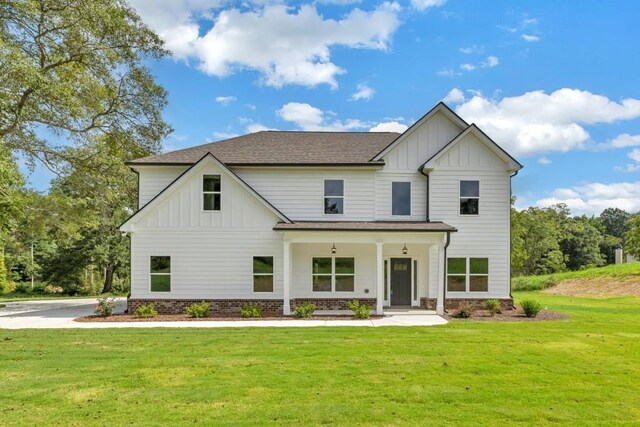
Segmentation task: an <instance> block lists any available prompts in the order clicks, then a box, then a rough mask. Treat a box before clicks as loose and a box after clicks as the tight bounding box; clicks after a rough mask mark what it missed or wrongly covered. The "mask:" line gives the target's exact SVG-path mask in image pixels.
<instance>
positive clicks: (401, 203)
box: [391, 182, 411, 215]
mask: <svg viewBox="0 0 640 427" xmlns="http://www.w3.org/2000/svg"><path fill="white" fill-rule="evenodd" d="M391 215H411V183H410V182H392V183H391Z"/></svg>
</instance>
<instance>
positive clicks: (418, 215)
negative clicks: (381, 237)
mask: <svg viewBox="0 0 640 427" xmlns="http://www.w3.org/2000/svg"><path fill="white" fill-rule="evenodd" d="M393 182H410V183H411V215H410V216H399V215H391V203H392V201H391V191H392V190H391V187H392V183H393ZM375 184H376V186H375V191H376V204H375V219H376V220H377V221H424V220H425V219H426V217H427V213H426V205H427V202H426V199H427V181H426V177H425V176H424V175H422V174H420V173H418V172H417V171H415V170H414V171H395V172H388V171H386V170H382V171H380V172H378V173H377V174H376V177H375Z"/></svg>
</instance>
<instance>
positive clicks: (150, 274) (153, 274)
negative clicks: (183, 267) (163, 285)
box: [149, 255, 173, 294]
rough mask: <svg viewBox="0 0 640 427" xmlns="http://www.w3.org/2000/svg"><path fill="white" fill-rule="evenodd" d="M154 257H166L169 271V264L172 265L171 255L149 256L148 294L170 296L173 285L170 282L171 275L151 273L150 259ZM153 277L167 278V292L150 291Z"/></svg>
mask: <svg viewBox="0 0 640 427" xmlns="http://www.w3.org/2000/svg"><path fill="white" fill-rule="evenodd" d="M154 257H168V258H169V269H171V264H172V260H171V258H172V257H171V255H149V293H153V294H170V293H171V289H172V288H173V283H172V280H171V273H152V272H151V258H154ZM153 276H169V290H168V291H154V290H153V289H151V277H153Z"/></svg>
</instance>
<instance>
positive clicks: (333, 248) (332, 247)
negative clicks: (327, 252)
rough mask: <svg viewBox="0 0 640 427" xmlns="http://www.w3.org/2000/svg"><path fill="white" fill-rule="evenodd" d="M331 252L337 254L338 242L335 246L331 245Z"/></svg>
mask: <svg viewBox="0 0 640 427" xmlns="http://www.w3.org/2000/svg"><path fill="white" fill-rule="evenodd" d="M331 253H332V254H335V253H336V244H335V243H334V244H333V246H331Z"/></svg>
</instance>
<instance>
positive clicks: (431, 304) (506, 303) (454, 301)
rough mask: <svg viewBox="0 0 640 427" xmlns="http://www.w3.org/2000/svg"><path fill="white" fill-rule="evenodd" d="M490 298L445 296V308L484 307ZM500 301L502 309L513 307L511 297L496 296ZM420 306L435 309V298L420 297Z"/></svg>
mask: <svg viewBox="0 0 640 427" xmlns="http://www.w3.org/2000/svg"><path fill="white" fill-rule="evenodd" d="M488 299H490V298H447V301H446V304H445V305H446V309H447V310H457V309H458V307H460V305H461V304H469V305H472V306H473V307H476V308H478V309H482V308H484V302H485V301H486V300H488ZM496 299H497V300H498V301H500V306H501V307H502V309H503V310H511V309H513V299H512V298H496ZM420 307H422V308H424V309H426V310H435V309H436V300H435V298H420Z"/></svg>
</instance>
